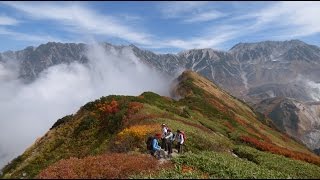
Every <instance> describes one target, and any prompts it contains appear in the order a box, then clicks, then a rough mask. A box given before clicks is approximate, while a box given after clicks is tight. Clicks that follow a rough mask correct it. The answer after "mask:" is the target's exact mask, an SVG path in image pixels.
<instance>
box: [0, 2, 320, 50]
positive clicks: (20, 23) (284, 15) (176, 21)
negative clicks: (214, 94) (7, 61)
mask: <svg viewBox="0 0 320 180" xmlns="http://www.w3.org/2000/svg"><path fill="white" fill-rule="evenodd" d="M319 17H320V3H319V2H316V1H314V2H287V1H285V2H280V1H277V2H276V1H273V2H267V1H266V2H262V1H257V2H251V1H250V2H249V1H248V2H243V1H240V2H236V1H234V2H223V1H220V2H205V1H202V2H193V1H185V2H141V1H140V2H139V1H137V2H89V1H88V2H85V1H81V2H71V1H70V2H13V1H12V2H0V40H1V43H0V52H3V51H6V50H20V49H24V48H25V47H27V46H38V45H40V44H43V43H47V42H49V41H56V42H76V43H80V42H84V43H89V42H92V40H95V41H105V42H109V43H112V44H124V45H127V44H135V45H136V46H138V47H141V48H144V49H149V50H152V51H154V52H158V53H176V52H179V51H182V50H186V49H192V48H214V49H219V50H228V49H230V48H231V47H232V46H233V45H235V44H237V43H239V42H258V41H264V40H291V39H300V40H302V41H305V42H306V43H309V44H314V45H318V46H319V45H320V41H319V40H320V20H319Z"/></svg>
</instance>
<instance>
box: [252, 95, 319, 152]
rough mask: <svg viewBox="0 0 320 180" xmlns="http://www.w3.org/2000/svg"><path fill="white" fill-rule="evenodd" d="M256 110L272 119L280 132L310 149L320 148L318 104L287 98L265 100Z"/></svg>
mask: <svg viewBox="0 0 320 180" xmlns="http://www.w3.org/2000/svg"><path fill="white" fill-rule="evenodd" d="M256 109H257V110H258V111H260V112H263V113H265V114H266V115H267V116H268V117H270V118H272V119H273V122H274V123H275V124H276V126H277V127H279V128H280V129H281V130H282V131H284V132H287V133H288V134H289V135H290V136H292V137H294V138H296V139H300V140H301V141H302V142H303V143H304V144H306V145H307V146H308V147H309V148H310V149H319V148H320V130H319V127H320V103H319V102H318V103H303V102H299V101H297V100H294V99H289V98H271V99H266V100H263V101H262V102H260V103H259V104H257V105H256Z"/></svg>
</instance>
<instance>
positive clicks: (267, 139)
mask: <svg viewBox="0 0 320 180" xmlns="http://www.w3.org/2000/svg"><path fill="white" fill-rule="evenodd" d="M172 95H173V96H175V98H179V100H174V99H171V98H168V97H162V96H159V95H157V94H155V93H152V92H145V93H143V94H141V95H140V96H137V97H134V96H116V95H113V96H108V97H101V98H100V99H98V100H96V101H93V102H89V103H87V104H85V105H84V106H82V107H81V108H80V109H79V111H78V112H77V113H76V114H74V115H68V116H65V117H63V118H61V119H59V120H58V121H57V122H56V123H55V124H54V125H53V126H52V128H51V129H50V130H49V131H48V132H47V133H46V134H45V135H44V136H43V137H41V138H39V139H38V140H37V141H36V142H35V143H34V144H33V145H32V146H30V147H29V148H28V149H27V150H26V151H25V152H24V153H23V154H22V155H20V156H19V157H17V158H16V159H14V160H13V161H12V162H11V163H10V164H8V165H7V166H5V167H4V168H3V169H2V172H3V175H2V178H35V177H42V178H86V177H91V178H110V177H114V178H117V177H118V178H119V177H122V178H124V176H125V177H140V178H141V177H142V178H146V177H155V178H161V177H168V178H170V177H171V178H174V177H176V178H177V177H180V178H187V177H190V176H191V177H194V178H200V177H207V178H217V177H218V176H219V177H224V178H241V177H248V178H253V177H258V178H262V177H265V178H286V177H292V178H308V177H311V178H319V177H320V167H319V165H320V157H318V156H316V155H315V154H313V153H312V152H310V151H309V150H308V149H307V148H306V147H305V146H304V145H302V144H300V143H298V142H296V141H295V140H293V139H291V138H289V137H287V136H286V135H285V134H282V133H280V132H278V131H276V130H274V129H273V128H271V127H270V126H272V123H270V120H269V119H264V118H263V117H262V116H260V115H259V114H258V113H256V112H254V111H253V110H252V109H251V108H250V107H249V106H248V105H246V104H245V103H244V102H241V101H239V100H237V98H235V97H233V96H231V95H229V94H228V93H227V92H226V91H224V90H222V89H221V88H219V87H218V86H216V85H215V84H213V83H212V82H211V81H210V80H208V79H206V78H204V77H202V76H200V75H199V74H197V73H195V72H192V71H185V72H183V73H182V75H180V76H179V77H178V78H177V80H176V81H175V82H174V84H173V87H172ZM162 123H166V124H168V125H169V126H170V128H171V129H173V130H174V131H176V130H177V129H181V130H184V131H185V133H186V134H187V140H186V144H185V151H186V154H185V155H182V156H179V157H177V158H174V159H173V161H172V162H171V161H170V162H167V163H168V164H166V165H165V166H160V165H159V166H157V167H158V168H159V169H156V168H155V169H153V170H151V171H150V169H149V171H147V172H145V171H143V172H142V174H141V173H140V174H138V173H137V172H140V170H148V168H147V167H148V165H147V163H152V160H147V159H146V161H141V162H140V163H138V164H137V162H135V161H134V160H133V159H132V156H131V155H135V156H137V158H140V159H141V158H143V157H145V158H147V157H146V156H143V155H141V154H144V153H145V152H146V150H145V146H146V145H145V140H146V137H147V136H148V135H150V134H154V133H156V132H159V131H160V125H161V124H162ZM267 124H269V125H270V126H268V125H267ZM257 149H259V150H262V151H265V152H261V151H259V150H257ZM114 153H120V154H114ZM274 154H278V155H274ZM279 155H281V156H279ZM234 156H236V157H234ZM71 157H72V158H71ZM212 157H214V158H213V159H212ZM286 157H289V158H286ZM242 158H243V159H242ZM261 158H265V159H264V160H263V161H262V162H260V161H261ZM290 158H291V159H290ZM110 159H112V161H111V160H110ZM124 159H125V160H127V161H124ZM293 159H297V160H293ZM265 161H269V163H265ZM279 161H280V162H284V163H286V164H287V165H288V166H287V167H284V166H283V165H282V164H281V163H280V166H279ZM107 162H114V163H115V164H112V163H111V164H110V163H109V164H108V163H107ZM257 162H260V163H261V165H260V163H257ZM307 162H309V163H307ZM128 163H129V164H128ZM154 163H157V162H153V164H154ZM172 163H173V165H176V166H175V167H176V169H175V168H173V166H171V165H172ZM310 163H311V164H310ZM123 164H126V165H125V166H124V165H123ZM105 166H108V167H110V168H111V170H112V169H118V171H116V172H114V173H116V174H122V175H123V174H124V176H115V174H113V176H112V174H111V175H110V173H108V172H109V171H107V172H106V170H104V167H105ZM120 166H121V167H120ZM124 167H125V168H124ZM166 167H167V168H168V167H171V168H169V169H166ZM209 167H210V168H209ZM297 167H298V168H301V169H302V170H303V171H302V172H301V173H297V172H296V171H295V169H296V168H297ZM126 169H127V170H126ZM128 169H131V170H130V171H128ZM161 169H162V170H161ZM186 169H187V170H186ZM111 170H110V171H111ZM191 171H192V172H194V173H193V174H190V173H188V172H191ZM39 173H40V176H38V175H39Z"/></svg>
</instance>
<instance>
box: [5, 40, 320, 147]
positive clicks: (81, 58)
mask: <svg viewBox="0 0 320 180" xmlns="http://www.w3.org/2000/svg"><path fill="white" fill-rule="evenodd" d="M101 45H102V46H103V47H104V49H105V50H106V52H108V51H109V52H110V51H122V50H123V49H128V48H129V49H130V50H132V52H133V53H134V55H135V56H136V57H137V58H138V59H139V60H140V61H141V62H143V63H144V64H147V65H148V66H150V67H151V68H154V69H156V70H158V71H159V72H162V73H163V74H166V75H168V76H172V77H175V76H177V74H178V73H179V72H181V71H182V70H184V69H190V70H192V71H195V72H198V73H199V74H201V75H203V76H205V77H206V78H208V79H209V80H211V81H212V82H214V83H216V84H217V85H218V86H220V87H222V88H223V89H224V90H226V91H227V92H229V93H231V94H232V95H234V96H236V97H237V98H239V99H241V100H243V101H245V102H246V103H248V104H250V105H251V106H254V107H258V110H259V111H260V112H261V113H263V114H265V115H266V116H268V117H270V118H271V119H272V120H273V121H274V123H275V125H276V126H277V128H278V129H279V130H282V131H283V132H285V133H288V134H289V135H290V136H292V137H294V138H296V139H297V140H300V141H301V142H303V143H304V144H305V145H307V146H308V147H309V148H310V149H314V150H316V149H319V148H320V141H319V140H318V139H320V128H319V125H318V124H319V123H320V122H319V113H318V111H315V110H313V109H312V108H311V106H309V105H305V106H304V109H308V111H297V110H300V108H299V107H297V106H296V104H297V102H299V103H300V104H305V103H307V104H308V103H310V102H317V101H319V100H320V82H319V79H318V77H319V76H320V48H319V47H317V46H314V45H309V44H306V43H304V42H302V41H299V40H290V41H264V42H258V43H238V44H236V45H235V46H233V47H232V48H231V49H230V50H229V51H226V52H225V51H218V50H214V49H210V48H207V49H192V50H186V51H183V52H180V53H177V54H156V53H153V52H151V51H148V50H143V49H140V48H138V47H136V46H134V45H129V46H116V45H112V44H109V43H102V44H101ZM89 46H90V45H86V44H82V43H80V44H75V43H65V44H63V43H55V42H49V43H47V44H42V45H40V46H38V47H36V48H35V47H27V48H26V49H24V50H21V51H15V52H13V51H7V52H3V53H1V54H0V62H1V61H2V62H3V61H6V60H7V59H11V60H12V59H13V60H15V61H18V62H19V65H20V66H19V68H18V71H19V77H20V78H21V79H23V80H24V81H25V82H26V83H28V82H31V81H33V80H34V79H36V78H37V77H38V75H39V73H41V72H42V71H43V70H45V69H47V68H49V67H51V66H54V65H57V64H61V63H71V62H74V61H76V62H80V63H84V64H85V63H87V62H88V57H87V56H86V51H87V50H88V48H89ZM278 97H279V98H278ZM274 99H277V100H276V102H277V103H280V104H286V103H288V102H289V101H290V102H289V104H292V105H293V106H295V108H289V109H286V110H285V111H290V113H289V114H292V115H289V114H288V113H284V114H283V115H281V118H280V116H275V115H271V114H270V113H269V112H271V111H272V112H273V111H277V110H279V108H280V106H273V105H274V102H275V100H274ZM268 103H270V104H268ZM277 103H276V104H277ZM264 106H266V107H264ZM312 107H313V106H312ZM270 108H275V109H273V110H270ZM281 108H282V106H281ZM281 108H280V109H281ZM310 108H311V109H310ZM265 109H268V111H266V110H265ZM281 111H282V110H281ZM311 111H312V112H313V113H309V112H311ZM305 112H308V114H304V115H301V114H303V113H305ZM299 114H300V115H299ZM295 117H296V118H295ZM302 117H303V119H301V118H302ZM293 127H296V128H293ZM302 127H303V128H302ZM301 128H302V129H301Z"/></svg>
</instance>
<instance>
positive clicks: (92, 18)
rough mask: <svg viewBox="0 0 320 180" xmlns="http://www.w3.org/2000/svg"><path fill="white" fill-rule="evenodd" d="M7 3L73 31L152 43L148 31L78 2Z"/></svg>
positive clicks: (30, 14)
mask: <svg viewBox="0 0 320 180" xmlns="http://www.w3.org/2000/svg"><path fill="white" fill-rule="evenodd" d="M5 4H6V5H9V6H11V7H13V8H15V9H17V10H19V11H22V12H24V13H26V14H27V15H29V17H31V18H33V19H38V20H55V21H57V22H58V23H61V24H62V25H64V26H66V27H67V28H66V29H70V28H72V29H71V31H73V32H75V31H77V32H79V33H87V34H98V35H106V36H110V37H116V38H120V39H125V40H127V41H129V42H134V43H139V44H140V43H142V44H148V43H150V40H149V36H150V35H148V34H147V33H143V32H142V31H141V30H139V31H136V30H135V29H134V28H132V27H129V26H128V25H124V24H122V23H120V22H118V21H117V20H116V19H115V18H113V17H111V16H106V15H102V14H99V13H97V12H95V11H93V10H91V9H89V8H86V7H84V6H81V5H80V4H77V3H73V4H71V3H65V4H59V5H57V4H52V3H44V2H37V3H22V2H7V3H5Z"/></svg>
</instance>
